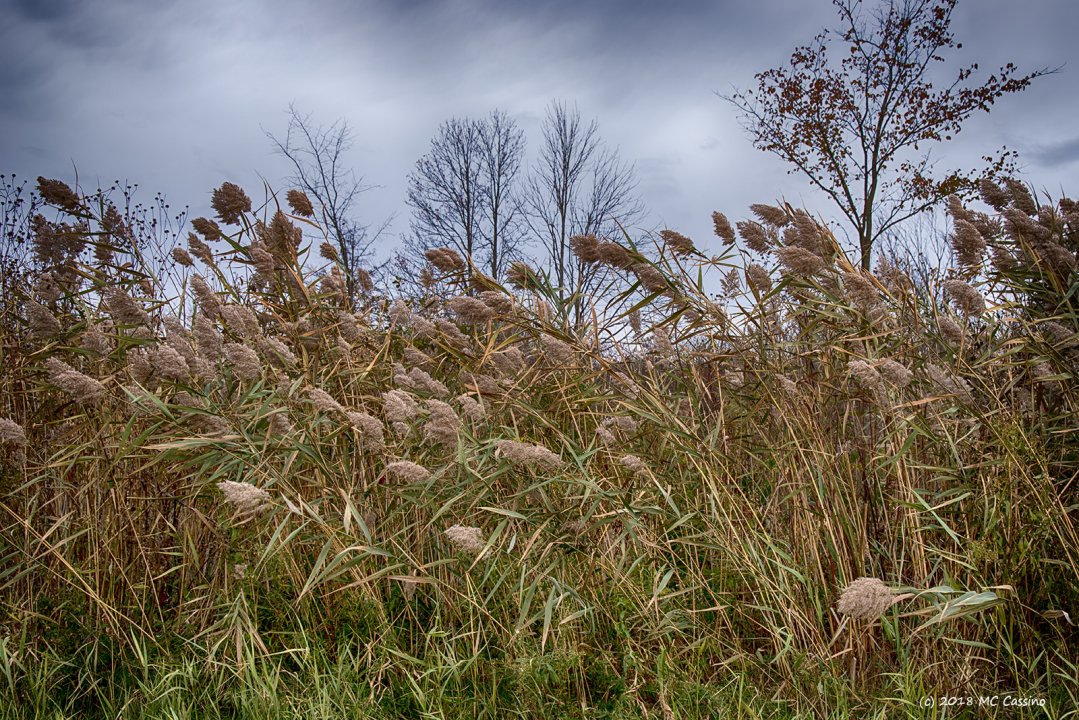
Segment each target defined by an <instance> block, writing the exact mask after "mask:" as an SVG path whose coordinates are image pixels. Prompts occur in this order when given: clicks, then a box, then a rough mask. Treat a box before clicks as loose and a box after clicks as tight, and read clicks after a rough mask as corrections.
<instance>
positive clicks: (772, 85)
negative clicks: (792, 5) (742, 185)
mask: <svg viewBox="0 0 1079 720" xmlns="http://www.w3.org/2000/svg"><path fill="white" fill-rule="evenodd" d="M956 2H957V0H882V1H881V2H880V3H879V4H878V6H877V7H876V8H875V9H874V10H872V11H866V9H865V6H864V5H863V4H862V2H861V1H860V0H833V4H834V5H835V6H836V9H837V10H838V12H839V16H840V18H841V20H842V28H841V30H840V31H839V33H838V36H839V38H840V40H841V43H842V48H841V49H840V50H839V51H838V53H837V55H838V59H836V57H834V56H833V57H829V53H828V50H829V48H830V45H829V43H830V40H831V39H832V37H833V36H832V35H830V34H829V33H821V34H820V35H818V36H817V37H816V38H815V40H814V41H813V44H812V45H810V46H805V47H800V48H797V49H796V50H795V51H794V53H793V54H792V55H791V58H790V64H789V67H781V68H775V69H772V70H767V71H765V72H762V73H758V74H757V76H756V80H757V89H756V90H750V91H745V92H736V93H735V94H734V95H732V96H729V97H725V98H724V99H726V100H728V101H729V102H731V103H733V104H734V105H735V106H736V107H737V108H738V109H739V110H740V111H741V113H742V117H743V120H744V122H745V124H746V128H747V129H748V130H749V132H750V134H751V136H752V137H753V142H754V144H755V145H756V146H757V147H758V148H760V149H761V150H766V151H768V152H772V153H775V154H776V155H779V156H780V157H782V158H783V159H784V160H786V161H788V162H789V163H791V164H792V165H794V167H795V168H797V169H798V170H799V171H800V172H801V173H803V174H804V175H805V176H806V177H808V178H809V180H810V182H812V183H813V185H814V186H816V187H817V188H819V189H820V190H821V191H823V192H824V193H825V194H826V195H827V196H828V197H829V198H830V199H831V200H832V202H834V203H835V205H836V206H837V207H838V208H839V210H840V211H841V213H842V214H843V217H844V218H845V219H846V220H847V222H848V223H849V224H850V226H851V227H852V229H853V230H854V232H855V235H856V236H857V238H858V246H859V250H860V251H861V265H862V267H863V268H865V269H867V270H868V269H869V267H870V262H871V255H872V249H873V244H874V242H875V241H876V240H877V239H878V238H880V237H881V236H882V235H884V234H885V233H887V232H888V231H889V230H891V229H892V228H893V227H895V226H896V225H897V224H899V223H901V222H903V221H904V220H906V219H908V218H911V217H913V216H914V215H917V214H920V213H921V212H923V211H925V210H928V209H929V208H931V207H933V206H934V205H936V204H937V203H938V202H939V201H940V200H941V199H943V198H945V197H947V196H948V195H951V194H953V193H956V192H959V191H964V190H971V189H972V188H973V187H974V181H975V180H976V179H977V176H976V175H975V174H973V173H959V172H951V173H948V174H946V175H943V176H939V177H932V172H931V171H932V163H931V162H930V157H929V155H928V152H927V151H926V150H924V147H925V146H926V145H927V144H929V143H937V142H942V141H946V140H950V139H951V138H952V136H954V135H955V134H956V133H958V132H959V131H960V130H961V129H962V126H963V124H964V122H965V121H966V120H967V119H968V118H969V117H970V116H971V115H973V114H974V113H975V112H977V111H979V110H982V111H985V112H988V111H989V110H990V108H991V107H992V105H993V103H995V102H996V101H997V99H999V98H1000V97H1003V96H1004V95H1006V94H1010V93H1015V92H1019V91H1021V90H1023V89H1025V88H1026V87H1027V86H1028V85H1029V84H1030V82H1031V81H1032V80H1033V79H1035V78H1037V77H1039V76H1041V75H1044V74H1046V73H1047V72H1049V71H1048V70H1038V71H1036V72H1032V73H1030V74H1027V75H1021V76H1020V75H1016V72H1015V66H1014V65H1011V64H1009V65H1005V66H1004V67H1003V68H1001V69H1000V70H999V71H998V72H997V73H996V74H995V75H992V76H990V77H989V78H988V79H987V80H986V81H985V82H984V83H983V84H981V85H974V84H972V83H971V82H970V78H971V76H972V75H973V73H974V71H975V70H977V68H978V66H977V65H971V66H969V67H962V68H959V69H958V70H957V71H956V72H955V75H954V76H953V77H954V78H955V79H954V80H953V81H952V82H951V83H950V84H948V85H946V86H944V87H942V88H940V89H938V88H935V87H934V85H933V82H932V81H931V76H932V74H933V73H932V69H933V67H934V64H935V63H938V62H943V60H944V55H943V53H944V52H945V51H947V50H948V49H950V48H957V49H958V48H959V47H961V45H959V44H957V43H956V42H955V41H954V39H953V36H952V34H951V32H950V31H949V26H950V24H951V15H952V10H953V9H954V7H955V4H956ZM985 160H986V161H988V162H989V163H990V167H989V169H988V170H987V171H985V172H984V173H982V174H983V176H984V175H990V176H991V175H994V174H998V173H1001V172H1005V171H1007V170H1009V169H1010V167H1011V159H1010V153H1007V152H1002V153H1001V154H1000V155H998V157H997V158H996V160H994V159H993V158H991V157H987V158H985Z"/></svg>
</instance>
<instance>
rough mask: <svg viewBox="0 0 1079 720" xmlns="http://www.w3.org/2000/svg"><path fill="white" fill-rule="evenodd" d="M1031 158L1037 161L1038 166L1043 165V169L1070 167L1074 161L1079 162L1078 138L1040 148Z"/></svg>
mask: <svg viewBox="0 0 1079 720" xmlns="http://www.w3.org/2000/svg"><path fill="white" fill-rule="evenodd" d="M1032 156H1033V157H1034V159H1035V160H1037V161H1038V164H1040V165H1044V166H1045V167H1060V166H1062V165H1070V164H1071V163H1073V162H1075V161H1076V160H1079V136H1076V137H1073V138H1071V139H1070V140H1065V141H1063V142H1058V143H1054V144H1052V145H1049V146H1046V147H1041V148H1039V149H1038V150H1036V151H1035V152H1033V153H1032Z"/></svg>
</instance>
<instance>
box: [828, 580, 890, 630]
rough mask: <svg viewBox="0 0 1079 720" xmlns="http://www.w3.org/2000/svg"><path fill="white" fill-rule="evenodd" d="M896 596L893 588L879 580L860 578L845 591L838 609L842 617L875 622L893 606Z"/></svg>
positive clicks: (840, 597)
mask: <svg viewBox="0 0 1079 720" xmlns="http://www.w3.org/2000/svg"><path fill="white" fill-rule="evenodd" d="M894 599H895V596H894V595H893V594H892V590H891V588H889V587H888V586H887V585H885V584H884V583H883V582H882V581H881V580H878V579H877V578H867V577H862V578H858V579H857V580H855V581H854V582H852V583H851V584H850V585H848V586H847V587H846V589H845V590H843V594H842V595H840V596H839V603H838V604H837V605H836V609H837V610H838V611H839V613H840V614H841V615H847V616H850V617H853V618H858V619H863V620H875V619H877V618H879V617H880V616H882V615H883V614H884V613H885V611H886V610H887V609H888V608H889V607H891V606H892V602H893V600H894Z"/></svg>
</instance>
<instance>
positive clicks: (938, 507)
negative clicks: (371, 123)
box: [0, 181, 1079, 718]
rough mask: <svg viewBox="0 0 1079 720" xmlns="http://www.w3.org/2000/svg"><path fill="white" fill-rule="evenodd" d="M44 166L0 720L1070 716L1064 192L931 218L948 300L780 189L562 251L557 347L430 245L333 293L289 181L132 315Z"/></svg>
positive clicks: (22, 355)
mask: <svg viewBox="0 0 1079 720" xmlns="http://www.w3.org/2000/svg"><path fill="white" fill-rule="evenodd" d="M60 185H63V184H62V183H60ZM60 185H57V184H55V181H52V182H50V183H49V184H46V185H43V186H42V193H41V194H42V197H43V198H44V199H45V201H47V202H51V203H52V206H53V209H52V212H54V213H55V214H56V215H57V217H56V218H55V219H54V220H51V221H50V220H45V219H44V217H43V218H42V219H41V221H39V222H38V223H37V224H38V227H39V232H38V234H37V235H36V236H35V239H34V242H36V243H38V244H39V245H40V246H41V247H39V248H38V252H37V255H38V257H39V258H42V259H46V260H47V264H45V260H42V263H43V264H42V266H41V267H40V268H39V270H40V271H41V272H42V273H48V274H47V275H42V276H41V277H42V278H43V279H44V280H47V281H48V282H49V283H52V284H54V285H56V286H57V287H58V291H57V292H47V293H37V295H35V294H34V287H35V285H34V282H36V278H32V279H31V280H28V281H27V282H26V283H25V284H24V286H23V287H20V289H19V291H18V292H15V293H11V294H7V295H5V297H3V298H0V359H2V363H0V367H2V370H0V568H2V569H0V606H2V609H3V615H2V619H0V694H2V696H3V697H4V698H6V701H5V702H3V703H0V706H2V707H3V710H0V716H4V717H7V716H10V717H29V716H38V715H41V716H50V717H76V716H87V717H110V718H112V717H192V718H194V717H198V718H214V717H222V718H223V717H296V716H302V717H326V718H330V717H334V718H336V717H619V718H622V717H625V718H629V717H634V718H636V717H642V718H643V717H663V718H690V717H748V718H758V717H759V718H765V717H768V718H771V717H784V718H793V717H806V718H809V717H837V718H838V717H844V718H845V717H879V718H883V717H902V716H906V715H919V714H922V713H923V712H924V713H925V714H926V716H935V717H946V716H948V715H947V713H945V712H944V711H943V710H942V709H938V710H936V711H932V712H930V711H923V710H922V709H921V707H920V706H919V701H920V698H921V697H923V696H926V695H937V696H939V695H963V696H966V695H971V696H990V695H1001V694H1006V693H1010V694H1012V695H1016V696H1026V697H1034V698H1041V699H1043V700H1044V702H1045V706H1044V707H1042V708H1035V709H1033V710H1031V712H1032V713H1033V715H1032V716H1039V717H1052V718H1059V717H1066V716H1068V713H1072V715H1074V712H1075V708H1076V707H1077V706H1079V681H1077V680H1076V677H1077V675H1076V670H1077V666H1079V657H1077V648H1079V643H1077V642H1076V640H1077V639H1079V636H1077V631H1076V629H1075V625H1074V624H1073V623H1074V622H1075V621H1076V620H1077V617H1076V615H1077V612H1076V608H1077V606H1076V600H1077V598H1079V579H1077V578H1079V536H1077V527H1076V508H1077V507H1079V501H1077V495H1076V493H1077V486H1076V481H1075V478H1076V474H1077V471H1079V434H1077V433H1076V429H1077V417H1079V416H1077V410H1079V406H1077V401H1079V395H1077V393H1076V387H1077V386H1076V384H1075V382H1074V376H1075V372H1076V368H1077V366H1079V335H1077V331H1079V312H1077V309H1079V305H1077V303H1079V301H1077V299H1076V298H1077V297H1079V295H1077V293H1076V292H1075V289H1076V287H1077V284H1076V273H1075V253H1076V250H1077V249H1079V247H1077V237H1079V236H1077V232H1079V230H1077V229H1076V228H1077V227H1079V215H1077V214H1076V207H1075V203H1073V202H1072V201H1070V200H1067V199H1062V200H1060V201H1059V202H1058V203H1057V204H1056V205H1046V206H1038V205H1037V203H1036V201H1035V200H1034V199H1033V198H1028V197H1027V196H1024V195H1023V194H1022V193H1021V192H1018V190H1016V189H1015V188H1013V187H1012V186H1011V185H1009V186H1008V189H1002V188H999V187H993V188H985V189H984V191H985V193H987V195H988V197H987V199H988V200H992V201H993V202H992V203H990V204H991V205H992V206H993V207H994V208H995V209H994V210H992V211H991V212H989V213H978V212H976V211H974V210H969V209H967V208H964V207H962V206H961V205H959V204H956V203H953V204H952V213H953V216H958V215H962V217H961V218H960V219H962V221H963V223H965V224H964V225H962V226H957V235H956V243H957V245H959V246H960V247H957V250H958V251H959V257H960V259H961V260H962V263H961V266H960V267H959V268H956V269H952V270H948V271H947V272H946V273H945V274H944V275H943V278H944V281H945V282H944V284H943V287H944V290H945V292H946V295H947V297H948V298H949V299H950V300H951V301H952V302H953V303H954V304H955V306H956V309H957V310H958V311H959V314H954V312H953V310H952V309H950V308H948V307H944V306H943V305H941V304H938V303H937V302H936V301H934V300H933V298H936V297H940V293H938V292H936V289H935V288H929V287H915V286H914V285H913V283H911V282H910V281H909V278H907V277H906V276H905V275H904V274H903V272H902V269H901V268H896V267H894V266H884V267H882V268H881V269H879V271H878V272H877V273H875V274H869V273H864V272H862V271H860V270H857V269H855V268H854V267H853V266H852V265H851V263H850V262H849V261H848V260H847V259H846V258H845V256H844V255H843V253H842V250H841V249H840V248H839V245H838V243H836V242H835V240H834V238H832V237H831V235H830V234H829V233H828V232H827V230H826V229H825V228H823V227H821V226H819V225H817V224H816V223H815V222H814V221H813V220H812V218H810V217H809V216H808V215H806V214H805V213H801V212H795V211H792V210H791V209H790V208H779V207H774V206H768V205H755V206H753V209H752V210H753V213H754V216H755V219H753V220H743V221H739V222H737V223H736V225H735V226H736V227H737V228H738V232H739V234H740V235H741V237H742V239H743V242H744V245H740V244H739V243H738V240H737V238H736V236H735V231H734V229H733V228H732V225H731V223H730V222H729V221H728V220H727V218H726V216H724V215H721V214H719V213H717V214H716V215H715V216H714V221H715V227H716V233H717V235H718V236H719V239H720V244H721V246H722V247H721V253H722V254H721V255H720V256H718V257H706V256H705V254H703V253H705V252H707V250H706V249H704V248H706V245H705V244H704V243H700V242H698V243H694V242H693V241H691V240H690V239H689V238H686V237H684V236H682V235H680V234H678V233H676V232H674V231H669V232H667V233H665V234H662V235H661V236H659V237H657V238H654V239H649V238H645V239H642V240H641V241H639V242H638V241H635V240H634V239H632V238H631V237H630V236H629V235H628V234H627V235H625V236H624V237H621V238H617V239H612V238H605V239H602V240H601V239H597V238H594V237H591V238H589V237H585V238H582V239H579V240H577V241H575V243H574V248H575V251H576V252H578V253H579V256H580V257H581V259H582V260H583V261H586V262H600V263H605V264H608V265H610V266H611V267H612V268H614V269H615V270H616V271H617V273H618V278H619V279H618V282H617V283H616V284H615V285H614V286H612V288H611V292H610V293H608V294H607V295H606V296H604V297H595V298H586V299H585V300H586V303H587V304H588V305H589V306H590V312H589V313H588V315H589V316H590V318H591V320H590V321H589V322H587V323H585V324H584V325H582V326H577V327H574V326H572V325H571V323H570V318H571V317H573V313H572V312H571V311H572V307H573V304H574V303H575V302H576V301H577V298H570V299H569V300H568V301H566V300H564V299H563V300H560V299H559V298H560V294H559V293H558V292H555V291H554V289H553V288H552V287H551V286H550V281H549V279H548V278H547V277H546V276H545V275H544V274H543V273H542V272H540V271H537V270H535V269H533V268H530V267H527V266H525V265H523V264H522V265H519V266H515V268H514V270H513V271H512V272H513V275H514V285H515V287H516V289H514V288H504V287H502V286H500V285H498V283H496V282H495V281H494V280H492V279H491V278H487V277H484V276H482V274H481V273H479V271H478V270H477V269H476V268H475V267H473V266H472V265H471V263H470V260H469V259H468V258H462V257H460V256H459V255H457V254H456V253H453V252H452V251H449V250H440V251H433V252H431V253H429V254H428V259H429V260H430V262H431V264H432V266H433V268H434V269H433V271H429V272H430V277H432V278H437V282H432V283H430V290H429V293H430V294H429V295H428V296H427V297H422V298H394V299H392V300H391V298H389V297H387V296H385V295H382V294H379V292H378V291H377V290H375V289H374V288H370V285H369V284H368V285H367V286H368V287H369V288H370V289H369V290H368V291H366V293H365V295H364V296H363V297H362V298H359V302H358V304H353V303H352V302H351V301H350V299H349V298H346V297H344V296H343V294H342V292H341V287H340V283H337V282H334V281H333V279H334V278H335V277H338V276H337V275H335V274H334V273H333V270H334V269H337V270H338V272H340V269H339V268H336V265H335V262H336V260H335V259H334V256H333V255H332V254H331V253H322V255H321V256H316V254H317V252H318V251H317V248H318V247H319V246H320V244H322V242H323V241H324V240H325V236H324V234H323V233H322V229H321V228H320V227H319V226H318V225H317V224H316V223H315V222H314V221H313V220H312V219H311V215H312V210H311V207H310V201H309V200H307V198H306V197H301V195H300V194H296V191H291V192H290V193H289V194H288V200H289V204H290V207H291V209H292V210H293V214H292V215H287V214H286V213H285V211H282V210H280V209H279V208H278V207H277V206H276V204H275V202H274V201H273V200H272V199H271V201H270V202H269V203H267V204H265V205H263V206H261V207H258V206H255V205H254V204H253V203H252V202H251V200H250V198H248V196H247V195H246V193H244V191H243V190H242V189H241V188H239V187H237V186H235V185H231V184H229V183H226V184H225V185H223V186H222V187H221V188H219V189H218V191H217V192H215V193H214V207H215V209H216V210H217V212H218V213H219V216H218V220H219V221H220V222H221V223H222V224H223V226H222V225H219V224H218V223H217V222H215V221H213V220H207V219H200V222H198V223H197V224H196V225H195V227H196V230H197V231H198V232H199V233H200V234H201V235H203V236H204V238H205V240H206V242H207V243H213V246H214V252H213V253H211V256H209V257H207V253H206V252H205V251H203V250H202V249H201V247H200V248H199V249H198V250H197V251H193V252H192V253H191V254H193V255H196V256H197V257H198V258H199V259H200V261H202V262H203V263H204V265H206V269H205V270H204V274H203V275H199V274H195V272H194V270H193V268H192V267H191V264H192V263H191V262H190V256H185V255H184V254H183V252H180V253H174V254H173V255H172V257H173V258H174V259H175V262H176V272H177V277H179V278H180V283H181V284H180V285H177V286H176V287H174V288H171V289H167V288H164V287H160V286H158V287H151V288H150V291H149V292H148V291H147V288H146V283H145V282H143V281H144V280H145V279H146V272H145V269H146V268H145V264H144V263H143V262H142V261H141V260H140V252H139V248H138V236H137V233H134V232H132V233H115V232H114V233H113V234H112V235H109V236H108V238H109V239H108V240H107V243H108V247H107V249H108V251H109V252H108V253H104V252H95V250H99V248H98V246H99V245H101V244H102V243H105V242H106V240H105V239H104V236H103V235H102V234H100V233H99V232H98V231H97V229H98V228H99V227H100V226H101V224H102V223H103V222H104V221H105V219H106V215H107V216H108V218H110V220H109V222H111V223H112V227H113V230H114V231H115V227H116V222H117V221H116V219H115V217H114V215H113V214H109V212H108V210H109V208H110V207H112V206H111V205H110V204H109V202H108V201H107V199H103V198H101V197H96V198H95V197H86V196H83V195H80V194H79V193H77V192H75V191H74V190H71V189H70V188H67V186H63V187H60ZM65 188H66V190H65ZM1028 200H1029V201H1030V202H1028ZM1032 203H1033V204H1032ZM1047 209H1048V210H1049V211H1047ZM99 210H100V212H99ZM316 215H317V213H316ZM1002 218H1003V219H1002ZM17 224H18V223H14V222H12V221H10V219H5V222H4V225H3V226H4V227H13V226H15V225H17ZM76 227H77V228H81V229H79V230H72V228H76ZM60 228H63V231H62V232H61V230H60ZM972 231H975V232H977V233H979V238H977V239H976V238H974V237H973V236H972ZM72 232H75V233H76V234H77V235H78V238H76V240H77V241H76V240H73V239H72V237H71V233H72ZM196 239H197V238H196ZM979 239H980V241H981V242H979V241H978V240H979ZM650 240H651V244H649V241H650ZM200 242H201V241H200ZM125 243H126V244H125ZM699 248H701V249H699ZM1069 257H1070V258H1071V260H1070V261H1069V260H1068V258H1069ZM1001 258H1007V260H1006V261H1003V262H1002V261H1000V259H1001ZM743 268H744V274H745V276H746V279H747V281H748V282H747V286H746V287H745V288H742V287H741V283H726V289H727V291H728V292H727V294H726V295H724V296H723V297H717V296H716V295H715V294H714V293H713V292H712V291H711V288H712V287H714V284H710V281H709V280H708V277H713V278H727V277H729V276H730V275H731V271H732V270H738V271H739V273H741V272H742V269H743ZM327 279H329V281H327ZM440 287H441V288H446V287H448V288H450V289H451V290H452V292H450V293H445V294H440V293H439V288H440ZM170 290H171V292H170ZM395 301H396V302H395ZM46 313H47V317H46ZM946 319H947V320H948V321H949V322H951V323H952V324H953V325H955V326H956V329H958V330H959V332H958V333H956V332H954V331H945V330H942V329H939V328H941V324H940V323H941V321H943V320H946ZM54 321H55V322H54ZM643 323H648V324H650V325H651V329H650V330H646V329H645V327H644V326H643ZM91 340H92V342H90V341H91ZM91 346H92V348H93V349H90V348H91ZM451 397H455V398H456V400H454V401H453V402H454V403H455V404H456V405H457V406H458V407H459V408H460V410H461V415H460V416H459V415H458V414H457V411H456V410H455V409H454V406H453V405H451V404H450V403H449V402H448V401H447V399H448V398H451ZM384 430H385V432H384ZM934 712H935V713H936V714H935V715H934V714H933V713H934ZM991 712H997V713H999V714H1000V716H1008V717H1012V716H1014V713H1010V711H1008V710H1005V709H1003V708H997V709H996V710H993V711H990V710H988V709H985V710H984V713H982V714H984V715H985V716H988V715H989V714H991Z"/></svg>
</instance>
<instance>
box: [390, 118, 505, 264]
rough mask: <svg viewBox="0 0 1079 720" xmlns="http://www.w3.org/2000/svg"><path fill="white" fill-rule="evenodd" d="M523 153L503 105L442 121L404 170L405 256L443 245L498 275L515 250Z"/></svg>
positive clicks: (413, 256) (417, 256)
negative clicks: (408, 217)
mask: <svg viewBox="0 0 1079 720" xmlns="http://www.w3.org/2000/svg"><path fill="white" fill-rule="evenodd" d="M523 153H524V138H523V135H522V133H521V131H520V130H518V129H517V125H516V123H514V121H513V120H512V119H510V118H509V117H508V116H507V115H506V113H505V112H502V111H499V110H495V111H494V112H492V113H491V114H490V116H489V117H488V118H486V119H484V120H473V119H458V118H453V119H451V120H447V121H446V122H444V123H442V125H441V126H439V128H438V132H437V134H436V135H435V137H434V138H433V139H432V140H431V147H430V150H429V151H428V153H427V154H426V155H424V156H423V157H422V158H420V159H419V160H418V161H417V162H416V167H415V169H414V170H413V171H412V173H410V174H409V177H408V196H407V199H406V202H407V204H408V206H409V207H410V208H412V222H411V236H410V237H409V238H407V239H406V240H405V243H404V244H405V248H406V250H405V256H406V257H407V258H408V259H409V260H411V261H413V262H417V261H422V256H423V253H424V251H426V250H428V249H430V248H432V247H436V246H448V247H452V248H454V249H455V250H457V251H458V252H459V253H461V254H462V255H463V256H466V257H469V258H471V259H472V261H473V262H474V263H475V264H476V265H477V266H479V267H484V268H486V269H487V270H489V272H490V273H491V276H492V277H495V278H497V277H498V276H499V275H500V274H501V273H502V270H503V269H504V267H505V266H506V264H507V262H508V259H509V258H510V257H512V256H513V254H514V253H515V252H516V249H517V244H518V238H519V234H518V232H517V225H518V222H517V220H518V215H519V213H518V201H517V197H516V193H515V182H516V177H517V173H518V170H519V169H520V166H521V157H522V155H523Z"/></svg>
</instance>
